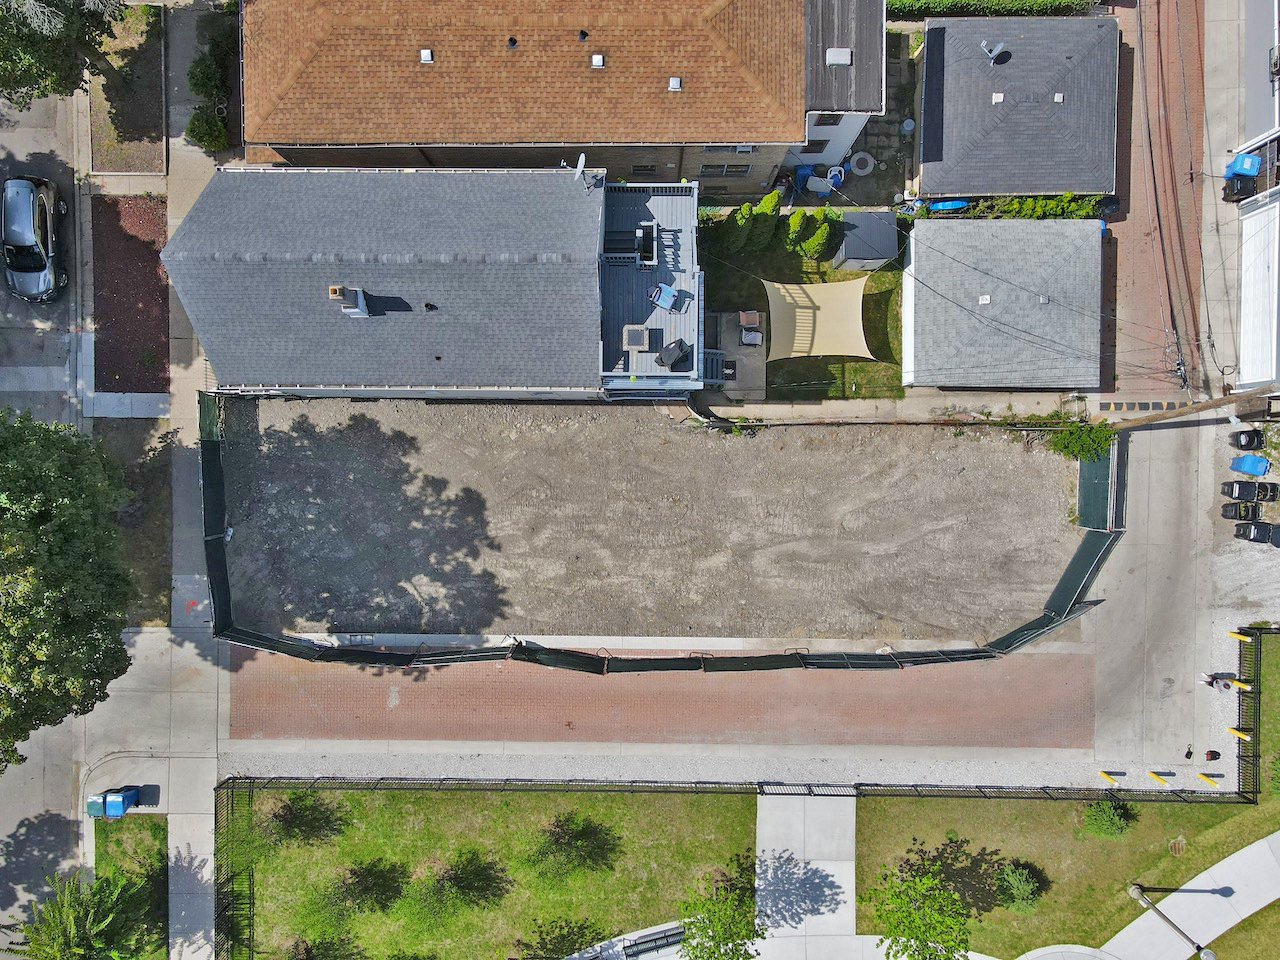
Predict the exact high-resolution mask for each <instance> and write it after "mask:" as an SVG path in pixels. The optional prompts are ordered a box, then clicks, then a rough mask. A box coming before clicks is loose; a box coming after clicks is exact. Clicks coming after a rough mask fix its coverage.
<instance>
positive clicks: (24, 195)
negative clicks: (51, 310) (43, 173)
mask: <svg viewBox="0 0 1280 960" xmlns="http://www.w3.org/2000/svg"><path fill="white" fill-rule="evenodd" d="M3 202H4V208H3V215H2V216H0V220H2V221H3V226H4V279H5V282H6V283H7V284H8V285H9V289H10V290H12V291H13V292H14V294H15V295H16V296H19V297H21V298H22V299H23V300H29V301H31V302H32V303H48V302H49V301H50V300H53V299H55V298H56V297H57V296H58V292H59V291H60V290H61V289H62V288H63V287H65V286H66V285H67V273H66V271H65V270H63V269H62V248H61V244H60V242H59V239H58V226H59V220H60V219H61V218H62V216H63V215H64V214H65V213H66V212H67V204H66V202H65V201H64V200H63V199H62V198H61V197H60V196H58V188H57V187H55V186H54V185H53V184H52V183H50V182H49V181H48V180H42V179H41V178H39V177H10V178H9V179H8V180H6V181H5V182H4V201H3Z"/></svg>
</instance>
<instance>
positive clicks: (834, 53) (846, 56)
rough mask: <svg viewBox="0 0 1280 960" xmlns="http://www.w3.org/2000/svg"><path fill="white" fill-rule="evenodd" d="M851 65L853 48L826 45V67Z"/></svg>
mask: <svg viewBox="0 0 1280 960" xmlns="http://www.w3.org/2000/svg"><path fill="white" fill-rule="evenodd" d="M852 65H853V50H852V49H851V48H849V47H827V66H828V67H848V66H852Z"/></svg>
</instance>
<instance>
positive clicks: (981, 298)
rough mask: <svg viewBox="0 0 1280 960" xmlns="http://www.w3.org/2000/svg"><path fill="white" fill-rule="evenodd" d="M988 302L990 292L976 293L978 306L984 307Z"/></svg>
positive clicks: (989, 301) (989, 300)
mask: <svg viewBox="0 0 1280 960" xmlns="http://www.w3.org/2000/svg"><path fill="white" fill-rule="evenodd" d="M989 303H991V294H989V293H980V294H978V306H980V307H985V306H987V304H989Z"/></svg>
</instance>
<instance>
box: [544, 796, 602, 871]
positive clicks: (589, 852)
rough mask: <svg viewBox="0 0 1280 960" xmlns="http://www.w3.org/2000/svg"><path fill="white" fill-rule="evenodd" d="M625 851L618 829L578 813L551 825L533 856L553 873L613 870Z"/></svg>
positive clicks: (560, 817)
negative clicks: (622, 851) (620, 854)
mask: <svg viewBox="0 0 1280 960" xmlns="http://www.w3.org/2000/svg"><path fill="white" fill-rule="evenodd" d="M621 850H622V838H621V837H619V836H618V833H617V831H616V830H614V829H613V828H612V827H610V826H608V825H607V824H603V823H601V822H600V821H598V820H594V819H592V818H591V817H587V816H583V815H582V814H580V813H577V812H576V811H575V812H570V813H562V814H561V815H560V816H558V817H556V818H555V819H554V820H552V821H551V823H550V824H548V825H547V827H546V829H544V830H543V831H542V837H541V838H540V839H539V841H538V845H537V847H536V848H535V850H534V854H533V857H534V859H535V860H537V861H539V862H540V863H541V864H542V865H543V868H544V869H548V870H551V871H563V872H568V871H571V870H609V869H612V867H613V864H614V862H615V861H616V860H617V859H618V854H619V853H620V852H621Z"/></svg>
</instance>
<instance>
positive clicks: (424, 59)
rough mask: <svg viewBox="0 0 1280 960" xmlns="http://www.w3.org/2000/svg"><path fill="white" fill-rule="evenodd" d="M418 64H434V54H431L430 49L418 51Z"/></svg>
mask: <svg viewBox="0 0 1280 960" xmlns="http://www.w3.org/2000/svg"><path fill="white" fill-rule="evenodd" d="M418 62H419V63H435V62H436V57H435V54H433V53H432V52H431V50H430V48H428V47H423V48H422V49H421V50H419V51H418Z"/></svg>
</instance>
